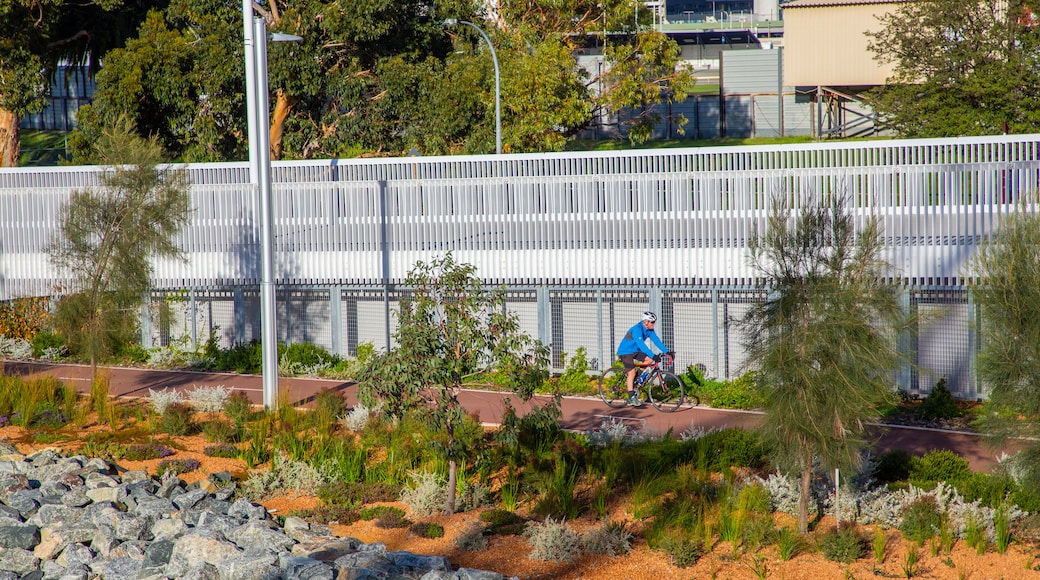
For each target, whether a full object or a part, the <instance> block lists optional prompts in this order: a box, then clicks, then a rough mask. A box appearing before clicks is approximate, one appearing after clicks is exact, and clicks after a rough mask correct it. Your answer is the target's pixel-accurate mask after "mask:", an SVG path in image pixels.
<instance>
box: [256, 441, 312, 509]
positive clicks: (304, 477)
mask: <svg viewBox="0 0 1040 580" xmlns="http://www.w3.org/2000/svg"><path fill="white" fill-rule="evenodd" d="M247 453H248V450H247ZM322 483H325V476H323V475H322V474H321V472H319V471H318V470H317V469H315V468H313V467H311V466H310V465H307V464H306V463H303V462H302V461H291V460H287V459H284V458H282V457H280V456H275V458H274V460H273V461H272V466H271V469H270V470H269V471H264V472H260V473H254V474H253V475H251V476H250V477H249V479H247V480H246V481H245V482H243V483H242V494H243V495H244V496H245V497H247V498H249V499H251V500H254V501H257V500H261V499H263V498H265V497H269V496H270V495H272V494H275V493H280V492H284V491H295V492H303V493H314V492H315V491H316V490H317V489H318V487H319V486H320V485H321V484H322Z"/></svg>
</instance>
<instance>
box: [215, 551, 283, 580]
mask: <svg viewBox="0 0 1040 580" xmlns="http://www.w3.org/2000/svg"><path fill="white" fill-rule="evenodd" d="M221 576H222V578H223V580H274V579H275V578H279V579H281V578H284V577H285V576H284V574H283V573H282V570H281V568H279V567H278V555H277V554H275V553H274V552H271V551H269V550H267V551H251V552H243V553H241V554H239V555H238V556H236V557H234V558H229V559H227V560H224V563H223V565H222V567H221Z"/></svg>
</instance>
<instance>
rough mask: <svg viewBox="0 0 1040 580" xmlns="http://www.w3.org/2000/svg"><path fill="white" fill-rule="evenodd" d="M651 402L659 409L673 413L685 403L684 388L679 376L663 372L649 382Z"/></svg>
mask: <svg viewBox="0 0 1040 580" xmlns="http://www.w3.org/2000/svg"><path fill="white" fill-rule="evenodd" d="M649 387H650V389H649V390H650V402H651V403H653V405H654V407H657V410H658V411H664V412H665V413H671V412H672V411H675V410H676V409H678V408H679V407H681V406H682V404H683V399H684V389H683V383H682V381H681V380H679V377H677V376H675V375H673V374H672V373H668V372H661V373H658V374H657V376H655V377H654V378H653V379H652V380H651V381H650V384H649Z"/></svg>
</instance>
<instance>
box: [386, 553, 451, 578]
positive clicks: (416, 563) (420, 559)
mask: <svg viewBox="0 0 1040 580" xmlns="http://www.w3.org/2000/svg"><path fill="white" fill-rule="evenodd" d="M386 556H387V558H389V559H390V561H391V562H393V563H394V565H395V566H397V567H398V568H401V569H402V570H403V571H404V572H405V573H406V574H414V573H417V572H419V573H426V572H429V571H430V570H451V562H449V561H448V559H447V558H445V557H443V556H421V555H419V554H412V553H410V552H400V551H398V552H390V553H389V554H387V555H386Z"/></svg>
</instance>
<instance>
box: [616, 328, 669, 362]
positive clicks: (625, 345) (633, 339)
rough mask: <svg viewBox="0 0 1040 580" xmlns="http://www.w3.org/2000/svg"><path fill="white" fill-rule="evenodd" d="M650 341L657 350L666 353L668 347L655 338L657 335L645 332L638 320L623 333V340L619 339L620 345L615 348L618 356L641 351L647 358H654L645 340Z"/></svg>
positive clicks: (645, 329)
mask: <svg viewBox="0 0 1040 580" xmlns="http://www.w3.org/2000/svg"><path fill="white" fill-rule="evenodd" d="M648 338H649V339H650V340H651V341H652V342H653V343H654V345H656V346H657V348H659V349H661V352H667V351H668V347H666V346H665V345H664V343H663V342H661V339H660V338H657V333H656V332H654V331H653V330H647V328H646V327H645V326H643V321H642V320H640V321H639V322H637V323H636V325H635V326H633V327H632V328H629V329H628V332H626V333H625V338H622V339H621V344H619V345H618V347H617V354H618V356H621V355H624V354H635V353H637V352H639V351H643V352H644V353H646V355H647V356H654V352H653V351H652V350H650V347H648V346H647V345H646V339H648Z"/></svg>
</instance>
